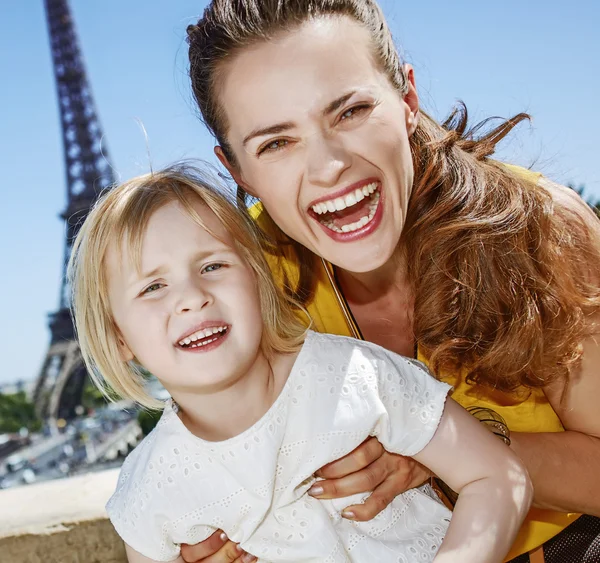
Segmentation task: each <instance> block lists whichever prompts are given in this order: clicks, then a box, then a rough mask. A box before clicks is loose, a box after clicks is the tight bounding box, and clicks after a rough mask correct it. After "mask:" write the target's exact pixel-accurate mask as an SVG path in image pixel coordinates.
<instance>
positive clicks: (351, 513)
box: [342, 510, 355, 520]
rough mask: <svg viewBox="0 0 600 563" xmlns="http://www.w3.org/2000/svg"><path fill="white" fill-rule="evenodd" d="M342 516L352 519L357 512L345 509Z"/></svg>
mask: <svg viewBox="0 0 600 563" xmlns="http://www.w3.org/2000/svg"><path fill="white" fill-rule="evenodd" d="M342 516H343V517H344V518H348V519H350V520H352V518H354V516H355V514H354V512H352V511H351V510H344V511H343V512H342Z"/></svg>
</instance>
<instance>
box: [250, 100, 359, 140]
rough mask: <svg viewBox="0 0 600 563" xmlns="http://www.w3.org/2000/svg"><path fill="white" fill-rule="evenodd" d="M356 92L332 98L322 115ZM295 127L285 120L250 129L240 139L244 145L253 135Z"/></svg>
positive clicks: (336, 107) (278, 131) (268, 133)
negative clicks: (242, 138)
mask: <svg viewBox="0 0 600 563" xmlns="http://www.w3.org/2000/svg"><path fill="white" fill-rule="evenodd" d="M355 93H356V92H354V91H352V92H348V93H347V94H344V95H343V96H340V97H339V98H336V99H335V100H333V102H331V103H329V104H328V105H327V107H326V108H325V109H324V110H323V115H329V114H330V113H333V112H334V111H336V110H337V109H339V108H340V107H341V106H343V105H344V104H345V103H346V102H347V101H348V100H349V99H350V98H351V97H352V96H354V94H355ZM294 127H296V124H295V123H294V122H292V121H286V122H284V123H277V124H276V125H269V126H268V127H260V128H257V129H254V130H253V131H251V132H250V133H249V134H248V135H246V136H245V137H244V140H243V141H242V145H243V146H244V147H245V146H246V144H248V142H249V141H251V140H252V139H254V138H255V137H262V136H264V135H277V134H278V133H284V132H285V131H289V130H290V129H293V128H294Z"/></svg>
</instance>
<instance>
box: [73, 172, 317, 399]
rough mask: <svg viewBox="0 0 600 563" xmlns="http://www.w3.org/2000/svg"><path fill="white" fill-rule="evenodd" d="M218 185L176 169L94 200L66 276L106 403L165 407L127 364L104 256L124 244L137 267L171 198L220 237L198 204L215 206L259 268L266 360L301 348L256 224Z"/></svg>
mask: <svg viewBox="0 0 600 563" xmlns="http://www.w3.org/2000/svg"><path fill="white" fill-rule="evenodd" d="M216 185H217V184H216V182H214V181H213V180H212V179H210V180H208V178H207V175H206V174H205V173H203V172H201V171H200V170H198V169H196V168H193V167H190V166H183V165H176V166H172V167H169V168H167V169H165V170H163V171H160V172H153V173H151V174H146V175H143V176H138V177H137V178H133V179H132V180H129V181H127V182H125V183H123V184H121V185H120V186H117V187H115V188H113V189H111V190H110V191H108V192H107V193H106V194H104V195H103V196H102V197H101V198H100V199H99V200H98V201H97V202H96V204H95V205H94V207H93V209H92V210H91V212H90V214H89V215H88V217H87V219H86V220H85V222H84V223H83V225H82V227H81V229H80V231H79V233H78V235H77V238H76V239H75V243H74V245H73V250H72V253H71V257H70V260H69V265H68V270H67V275H68V278H69V282H70V286H71V290H72V310H73V317H74V322H75V328H76V331H77V336H78V339H79V345H80V348H81V354H82V357H83V360H84V362H85V364H86V366H87V368H88V372H89V374H90V377H91V378H92V381H93V382H94V383H95V384H96V385H97V386H98V388H99V389H100V390H101V391H102V392H103V393H104V394H105V395H106V396H107V397H108V398H113V397H114V394H115V393H116V394H117V395H119V396H121V397H124V398H128V399H131V400H133V401H135V402H137V403H139V404H140V405H142V406H145V407H147V408H161V407H162V402H160V401H157V400H156V399H153V398H152V397H151V396H150V395H149V393H148V392H147V390H146V385H145V383H146V381H145V380H146V372H145V370H144V368H143V367H142V366H139V365H138V364H137V363H135V362H124V361H123V360H122V359H121V354H120V348H119V338H120V334H119V330H118V328H117V325H116V323H115V321H114V318H113V315H112V312H111V307H110V302H109V297H108V279H107V272H106V257H107V253H108V250H109V248H115V247H116V248H119V249H122V248H123V245H124V247H125V248H126V249H127V250H128V251H129V252H130V255H131V256H132V257H133V259H134V260H135V261H136V267H139V266H140V262H141V251H142V248H141V246H142V240H143V236H144V233H145V231H146V227H147V225H148V222H149V220H150V218H151V217H152V215H153V214H154V213H155V212H156V211H157V210H158V209H160V208H161V207H163V206H164V205H166V204H168V203H170V202H172V201H177V202H178V203H180V204H181V206H182V207H183V208H184V210H185V211H186V212H187V213H188V214H189V216H190V217H191V218H192V219H193V220H194V221H195V222H196V223H198V225H200V226H201V227H202V228H204V229H206V230H207V231H208V232H209V233H210V234H211V235H213V236H215V234H214V233H212V232H211V231H210V230H209V229H208V228H207V226H206V225H205V224H204V223H203V222H202V219H201V218H200V216H199V215H198V213H196V211H195V210H194V207H193V205H192V202H194V201H195V202H198V201H199V202H201V203H202V204H203V205H205V206H206V207H207V208H208V209H210V211H212V213H214V214H215V216H216V217H217V218H218V219H219V221H220V222H221V223H222V224H223V226H224V227H225V229H226V230H227V231H228V232H229V233H230V234H231V236H232V238H233V239H234V241H235V243H234V244H235V249H236V251H237V252H239V253H240V255H241V257H242V259H243V260H244V261H246V263H247V264H248V265H249V266H250V267H251V268H252V270H253V271H254V273H255V276H256V282H257V290H258V297H259V300H260V309H261V312H262V319H263V335H262V341H261V347H262V350H263V352H264V353H265V355H266V356H267V357H270V356H272V354H274V353H289V352H293V351H296V350H298V349H299V348H300V346H301V345H302V342H303V340H304V335H305V332H306V328H305V326H304V325H303V324H302V322H301V321H300V318H299V317H298V316H297V312H298V309H297V306H296V303H295V302H293V301H292V299H290V298H289V297H287V296H286V295H285V294H284V293H283V291H281V290H280V289H279V288H278V287H277V286H276V285H275V282H274V281H273V277H272V276H271V272H270V269H269V266H268V264H267V262H266V260H265V257H264V254H263V247H262V243H261V239H260V238H259V236H258V235H257V231H256V229H255V228H254V225H253V223H252V221H251V220H250V219H249V218H248V217H247V216H245V215H244V214H243V213H242V212H240V211H239V210H238V209H237V208H236V206H235V205H233V204H232V203H231V202H230V201H229V200H228V199H227V197H226V196H225V195H223V194H222V193H220V192H219V191H218V189H217V188H216V187H214V186H216ZM113 391H114V393H113Z"/></svg>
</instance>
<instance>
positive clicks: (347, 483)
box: [308, 438, 431, 522]
mask: <svg viewBox="0 0 600 563" xmlns="http://www.w3.org/2000/svg"><path fill="white" fill-rule="evenodd" d="M316 475H317V477H322V478H323V479H324V481H317V482H316V483H315V484H314V485H313V486H312V487H311V488H310V490H309V491H308V494H309V495H311V496H313V497H315V498H319V499H331V498H341V497H347V496H350V495H354V494H357V493H366V492H369V491H373V492H372V494H371V496H370V497H369V498H368V499H367V500H366V501H365V503H364V504H357V505H352V506H348V507H347V508H346V509H345V510H344V512H342V516H344V517H345V518H348V519H349V520H356V521H358V522H364V521H366V520H371V518H374V517H375V516H377V514H379V513H380V512H381V511H382V510H383V509H384V508H385V507H386V506H387V505H388V504H390V503H391V502H392V500H394V498H395V497H396V496H398V495H399V494H400V493H403V492H404V491H407V490H408V489H412V488H414V487H418V486H419V485H422V484H423V483H424V482H425V481H427V479H429V477H431V472H430V471H429V470H428V469H427V468H426V467H425V466H423V465H421V464H420V463H418V462H416V461H415V460H414V459H412V458H410V457H404V456H401V455H396V454H390V453H388V452H386V451H385V450H384V449H383V446H382V445H381V444H380V443H379V441H378V440H377V438H369V439H368V440H366V441H365V442H363V443H362V444H361V445H360V446H358V448H356V449H355V450H354V451H352V452H350V453H349V454H348V455H347V456H345V457H343V458H341V459H338V460H336V461H334V462H332V463H329V464H327V465H326V466H325V467H323V468H322V469H320V470H319V471H317V473H316Z"/></svg>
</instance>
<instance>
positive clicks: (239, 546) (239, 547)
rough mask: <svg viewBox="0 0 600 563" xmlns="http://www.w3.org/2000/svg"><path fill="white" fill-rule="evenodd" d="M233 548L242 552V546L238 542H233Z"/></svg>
mask: <svg viewBox="0 0 600 563" xmlns="http://www.w3.org/2000/svg"><path fill="white" fill-rule="evenodd" d="M235 548H236V549H237V550H238V551H239V552H240V553H244V550H243V549H242V546H241V545H240V544H239V543H236V544H235Z"/></svg>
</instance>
